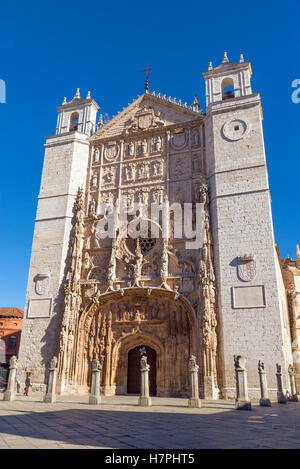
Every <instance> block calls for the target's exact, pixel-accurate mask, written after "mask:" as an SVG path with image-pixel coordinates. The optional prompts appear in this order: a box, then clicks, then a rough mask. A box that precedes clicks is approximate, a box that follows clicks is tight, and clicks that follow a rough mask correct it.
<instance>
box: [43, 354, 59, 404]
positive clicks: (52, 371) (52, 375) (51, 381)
mask: <svg viewBox="0 0 300 469" xmlns="http://www.w3.org/2000/svg"><path fill="white" fill-rule="evenodd" d="M56 374H57V358H56V357H53V358H52V360H51V361H50V367H49V378H48V386H47V393H46V394H45V397H44V402H49V403H53V402H56V390H55V388H56Z"/></svg>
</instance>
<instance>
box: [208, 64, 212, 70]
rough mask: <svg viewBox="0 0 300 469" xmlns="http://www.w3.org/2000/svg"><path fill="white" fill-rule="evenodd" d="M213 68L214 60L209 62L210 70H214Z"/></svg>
mask: <svg viewBox="0 0 300 469" xmlns="http://www.w3.org/2000/svg"><path fill="white" fill-rule="evenodd" d="M212 69H213V66H212V62H209V64H208V70H212Z"/></svg>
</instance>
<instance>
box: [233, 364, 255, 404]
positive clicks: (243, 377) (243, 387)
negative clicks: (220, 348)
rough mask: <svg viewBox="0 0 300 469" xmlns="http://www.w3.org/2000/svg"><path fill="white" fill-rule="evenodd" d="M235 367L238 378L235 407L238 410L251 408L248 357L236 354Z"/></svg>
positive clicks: (236, 377)
mask: <svg viewBox="0 0 300 469" xmlns="http://www.w3.org/2000/svg"><path fill="white" fill-rule="evenodd" d="M234 367H235V379H236V399H235V408H236V409H238V410H251V402H250V400H249V396H248V382H247V370H246V357H243V356H242V355H234Z"/></svg>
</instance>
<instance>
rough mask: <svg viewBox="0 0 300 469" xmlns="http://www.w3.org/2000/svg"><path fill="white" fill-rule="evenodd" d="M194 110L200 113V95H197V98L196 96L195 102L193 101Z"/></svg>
mask: <svg viewBox="0 0 300 469" xmlns="http://www.w3.org/2000/svg"><path fill="white" fill-rule="evenodd" d="M192 109H193V111H196V112H198V111H199V101H198V95H197V94H195V96H194V101H193V104H192Z"/></svg>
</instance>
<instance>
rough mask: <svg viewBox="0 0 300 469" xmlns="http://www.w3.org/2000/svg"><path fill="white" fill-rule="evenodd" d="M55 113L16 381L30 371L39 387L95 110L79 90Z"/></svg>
mask: <svg viewBox="0 0 300 469" xmlns="http://www.w3.org/2000/svg"><path fill="white" fill-rule="evenodd" d="M57 109H58V119H57V127H56V134H55V135H52V136H49V137H47V138H46V143H45V156H44V164H43V171H42V180H41V186H40V193H39V196H38V206H37V214H36V220H35V228H34V236H33V244H32V252H31V260H30V270H29V276H28V284H27V294H26V303H25V308H24V311H25V315H24V322H23V331H22V337H21V344H20V353H19V370H20V372H19V373H20V379H22V378H24V375H25V371H30V372H31V373H32V382H39V383H41V382H43V381H44V376H45V367H47V365H48V363H49V361H50V359H51V358H52V357H53V356H54V355H57V353H58V350H57V331H58V328H59V325H60V322H61V314H62V307H63V298H64V296H63V281H64V279H65V274H66V265H67V258H68V247H69V243H70V234H71V230H72V223H73V216H74V212H73V209H74V204H75V201H76V197H77V194H78V191H79V188H83V190H84V189H85V184H86V174H87V166H88V158H89V148H90V145H89V136H90V135H91V134H92V133H93V132H94V131H95V125H96V115H97V111H98V109H99V106H98V105H97V103H96V102H95V101H94V100H93V99H92V98H91V96H90V93H88V95H87V97H86V99H82V98H81V97H80V93H79V90H77V92H76V94H75V96H74V98H73V99H72V100H71V101H70V102H67V100H66V98H65V99H64V102H63V104H62V105H61V106H59V107H58V108H57Z"/></svg>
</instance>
